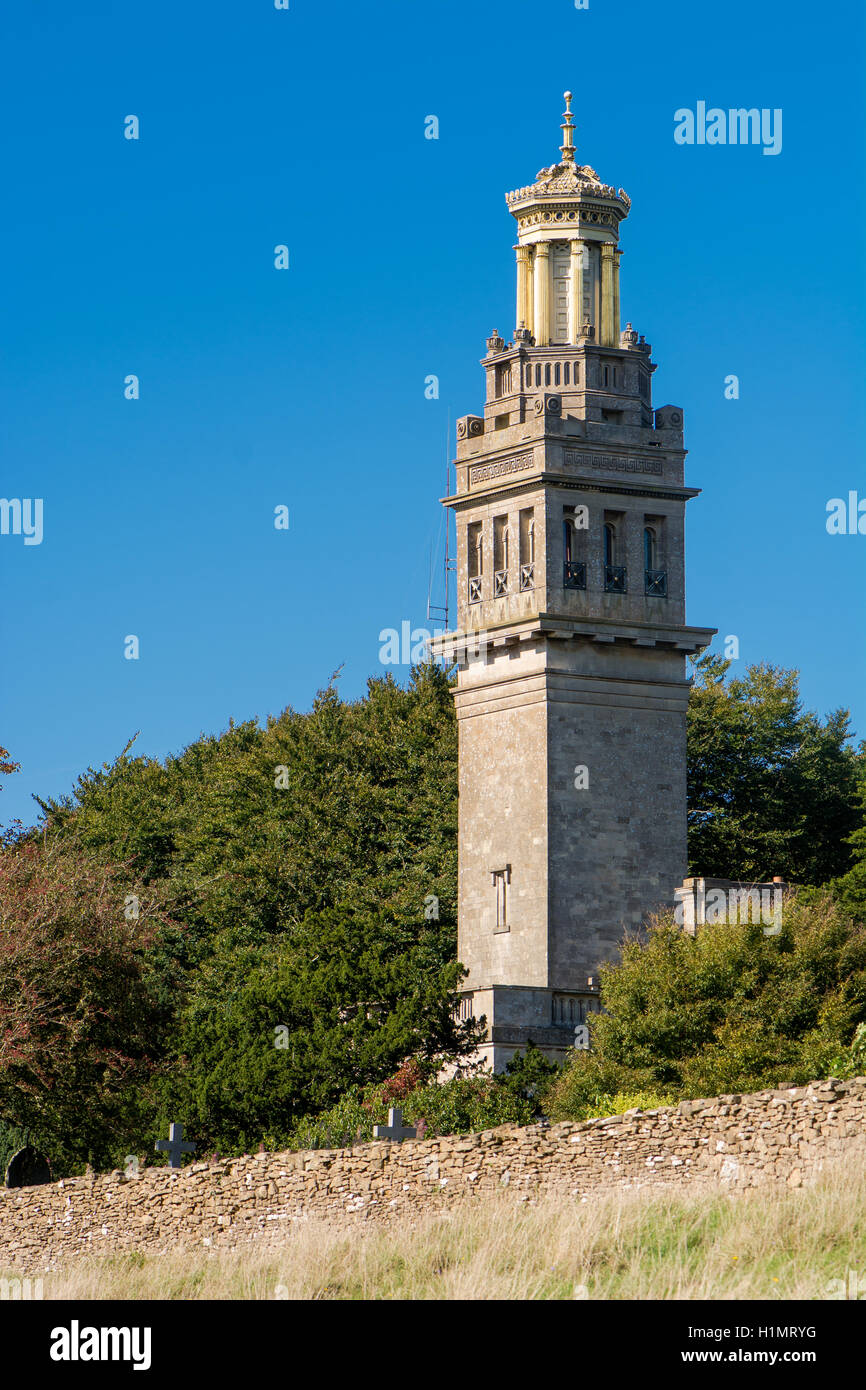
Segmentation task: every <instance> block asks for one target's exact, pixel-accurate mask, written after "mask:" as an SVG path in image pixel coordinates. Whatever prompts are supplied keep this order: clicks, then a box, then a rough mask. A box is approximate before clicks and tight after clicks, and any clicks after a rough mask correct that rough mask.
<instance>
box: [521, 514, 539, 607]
mask: <svg viewBox="0 0 866 1390" xmlns="http://www.w3.org/2000/svg"><path fill="white" fill-rule="evenodd" d="M518 525H519V534H518V538H517V545H518V550H519V556H518V564H519V565H520V589H521V592H523V591H524V590H526V589H534V588H535V508H534V507H524V508H523V510H522V511H521V512H520V516H519V518H518Z"/></svg>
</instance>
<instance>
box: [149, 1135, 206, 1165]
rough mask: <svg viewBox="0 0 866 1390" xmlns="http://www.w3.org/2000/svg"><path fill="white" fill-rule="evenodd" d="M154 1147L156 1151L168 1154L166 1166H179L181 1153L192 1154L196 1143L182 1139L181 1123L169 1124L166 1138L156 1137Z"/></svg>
mask: <svg viewBox="0 0 866 1390" xmlns="http://www.w3.org/2000/svg"><path fill="white" fill-rule="evenodd" d="M154 1148H155V1149H156V1151H157V1152H158V1153H167V1154H168V1166H169V1167H170V1168H179V1167H180V1164H181V1154H194V1153H195V1150H196V1145H195V1144H191V1143H189V1142H188V1141H186V1140H184V1137H183V1125H176V1124H170V1125H169V1127H168V1138H167V1139H157V1141H156V1143H155V1144H154Z"/></svg>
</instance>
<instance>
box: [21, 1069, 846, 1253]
mask: <svg viewBox="0 0 866 1390" xmlns="http://www.w3.org/2000/svg"><path fill="white" fill-rule="evenodd" d="M864 1122H866V1077H857V1078H855V1079H854V1080H852V1081H846V1082H842V1081H833V1080H830V1081H821V1082H815V1083H813V1084H812V1085H809V1086H805V1087H801V1088H799V1089H790V1090H787V1089H786V1090H780V1091H762V1092H759V1093H758V1094H756V1095H749V1096H719V1097H717V1098H716V1099H714V1100H696V1101H683V1102H681V1104H680V1105H678V1106H672V1107H665V1108H664V1109H660V1110H647V1111H630V1112H629V1113H628V1114H626V1115H620V1116H614V1117H612V1118H609V1119H603V1120H590V1121H588V1122H586V1123H583V1124H569V1123H564V1124H557V1125H546V1124H536V1125H529V1126H527V1127H525V1128H521V1127H519V1126H514V1125H505V1126H502V1127H501V1128H499V1129H493V1130H486V1131H485V1132H484V1133H482V1134H470V1135H466V1136H464V1137H454V1136H452V1137H450V1138H442V1139H427V1140H409V1141H407V1142H405V1143H403V1144H394V1145H392V1144H390V1143H389V1142H387V1141H385V1142H381V1141H380V1142H376V1143H372V1144H359V1145H357V1146H355V1147H354V1148H351V1149H329V1150H326V1149H319V1150H315V1151H308V1152H302V1153H292V1152H289V1153H278V1154H258V1155H255V1156H253V1157H245V1158H237V1159H227V1160H224V1161H222V1162H218V1163H211V1164H208V1163H192V1164H190V1165H189V1166H187V1167H186V1168H183V1169H179V1170H177V1171H174V1172H173V1171H172V1170H171V1169H168V1168H164V1167H158V1168H150V1169H145V1170H143V1171H142V1173H141V1174H140V1175H139V1176H138V1177H129V1178H127V1177H126V1176H125V1175H124V1174H122V1173H120V1172H114V1173H110V1174H107V1175H105V1176H101V1177H87V1178H74V1179H66V1180H64V1181H61V1182H57V1183H50V1184H46V1185H44V1186H40V1187H29V1188H19V1189H12V1190H8V1191H7V1190H0V1271H12V1270H15V1271H20V1272H22V1273H29V1274H36V1273H39V1272H42V1271H47V1270H50V1269H57V1268H60V1267H61V1266H63V1265H64V1264H67V1263H68V1262H69V1260H70V1259H71V1258H72V1257H73V1256H76V1255H80V1254H89V1255H104V1254H110V1253H116V1252H118V1251H126V1250H141V1251H148V1252H151V1253H154V1254H156V1253H161V1252H166V1251H172V1250H176V1249H178V1248H189V1249H198V1250H201V1249H202V1248H206V1249H212V1250H215V1249H220V1248H226V1247H230V1246H235V1245H240V1244H243V1243H247V1242H250V1241H255V1242H259V1243H262V1244H274V1243H276V1242H278V1241H279V1240H280V1239H281V1238H284V1237H285V1233H286V1231H287V1230H288V1229H289V1228H290V1227H291V1224H292V1223H293V1222H297V1221H299V1220H305V1219H308V1218H311V1217H317V1218H326V1219H329V1220H337V1221H340V1222H345V1221H354V1222H358V1221H361V1222H363V1221H369V1220H388V1219H393V1218H395V1217H396V1218H399V1219H400V1220H401V1221H402V1222H403V1223H404V1224H405V1223H407V1222H411V1220H412V1218H413V1217H414V1216H417V1215H420V1214H423V1213H429V1212H435V1211H436V1210H441V1209H443V1208H448V1207H453V1206H454V1205H456V1204H458V1203H461V1202H471V1201H473V1200H477V1199H478V1197H479V1196H480V1195H482V1194H484V1193H490V1192H502V1191H506V1192H508V1193H511V1194H513V1196H514V1198H515V1200H517V1201H527V1200H529V1201H531V1200H532V1199H533V1198H534V1197H537V1196H539V1195H542V1194H560V1195H561V1196H563V1197H566V1198H572V1199H573V1198H578V1197H581V1196H584V1195H587V1194H590V1193H595V1192H600V1191H604V1190H610V1189H612V1188H650V1187H659V1186H676V1187H679V1188H682V1187H684V1186H700V1185H716V1186H718V1185H719V1184H721V1185H723V1186H726V1187H731V1188H738V1187H751V1186H756V1185H758V1184H762V1183H777V1184H787V1185H788V1186H789V1187H799V1186H801V1185H802V1184H804V1183H807V1182H808V1181H809V1180H810V1179H811V1178H813V1177H814V1175H815V1174H816V1173H818V1172H819V1171H820V1170H821V1168H822V1167H823V1166H824V1165H825V1163H833V1162H836V1161H839V1160H844V1159H850V1158H852V1157H855V1156H856V1155H858V1154H859V1155H864V1156H866V1123H864Z"/></svg>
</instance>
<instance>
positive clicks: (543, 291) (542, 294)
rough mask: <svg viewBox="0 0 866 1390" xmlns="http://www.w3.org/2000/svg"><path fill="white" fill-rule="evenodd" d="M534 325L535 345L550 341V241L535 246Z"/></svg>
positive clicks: (545, 343) (544, 344) (540, 345)
mask: <svg viewBox="0 0 866 1390" xmlns="http://www.w3.org/2000/svg"><path fill="white" fill-rule="evenodd" d="M534 281H535V285H534V289H535V306H534V307H535V314H534V318H535V327H534V328H533V330H532V333H533V337H534V338H535V346H536V347H546V345H547V344H548V343H549V342H550V243H549V242H547V241H540V242H538V243H537V245H536V247H535V276H534Z"/></svg>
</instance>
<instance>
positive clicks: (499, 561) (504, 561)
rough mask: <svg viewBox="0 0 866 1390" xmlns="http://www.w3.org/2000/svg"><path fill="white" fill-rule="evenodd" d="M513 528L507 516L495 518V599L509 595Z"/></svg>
mask: <svg viewBox="0 0 866 1390" xmlns="http://www.w3.org/2000/svg"><path fill="white" fill-rule="evenodd" d="M510 550H511V527H510V526H509V525H508V517H507V516H495V517H494V518H493V597H494V598H502V597H503V596H504V595H505V594H507V593H508V570H509V567H510V565H511V555H510V554H509V552H510Z"/></svg>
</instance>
